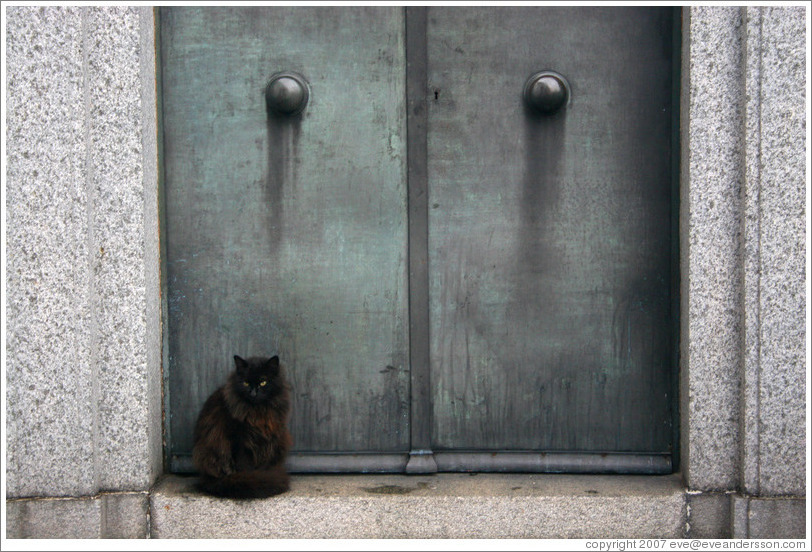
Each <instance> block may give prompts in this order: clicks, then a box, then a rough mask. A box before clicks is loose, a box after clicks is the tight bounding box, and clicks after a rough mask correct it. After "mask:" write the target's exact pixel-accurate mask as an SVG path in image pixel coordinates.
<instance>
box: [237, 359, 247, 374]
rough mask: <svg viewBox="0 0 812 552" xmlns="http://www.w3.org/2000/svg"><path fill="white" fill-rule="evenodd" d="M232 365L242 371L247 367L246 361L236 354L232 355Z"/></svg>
mask: <svg viewBox="0 0 812 552" xmlns="http://www.w3.org/2000/svg"><path fill="white" fill-rule="evenodd" d="M234 365H235V366H236V367H237V371H238V372H242V371H243V370H245V369H246V368H247V367H248V363H247V362H245V360H244V359H243V358H242V357H240V356H238V355H234Z"/></svg>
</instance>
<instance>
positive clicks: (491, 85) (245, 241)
mask: <svg viewBox="0 0 812 552" xmlns="http://www.w3.org/2000/svg"><path fill="white" fill-rule="evenodd" d="M677 19H678V17H676V14H675V10H674V9H672V8H594V7H589V8H586V7H585V8H547V7H544V8H539V7H534V8H515V7H513V8H501V7H500V8H491V7H488V8H485V7H481V8H469V7H466V8H448V7H447V8H406V9H403V8H357V7H352V8H349V7H342V8H321V7H315V8H280V7H274V8H250V9H249V8H244V7H235V8H171V9H167V8H164V9H161V11H160V22H161V32H160V36H161V40H162V45H161V66H162V72H161V77H162V101H163V132H164V141H163V143H164V153H163V158H164V170H165V179H164V180H165V185H164V188H165V217H164V221H165V223H164V224H165V243H166V246H165V255H164V256H165V266H166V275H167V294H166V297H167V316H166V323H167V329H166V335H167V341H168V343H167V347H166V349H167V355H166V366H167V370H166V372H167V374H168V378H167V385H166V394H167V400H166V403H167V405H168V417H167V434H168V435H167V437H168V456H169V460H170V462H171V465H172V467H173V469H174V470H179V471H184V470H187V469H189V468H190V465H189V462H188V455H189V453H190V450H191V430H192V426H193V424H194V419H195V417H196V414H197V412H198V410H199V408H200V405H202V402H203V401H204V400H205V398H206V396H207V395H208V394H209V393H211V391H212V390H213V389H214V388H215V387H216V386H217V385H219V384H220V383H221V382H222V380H223V378H224V377H225V375H226V373H227V372H228V371H229V370H230V369H231V365H230V359H231V357H232V356H233V355H234V354H241V355H255V354H272V353H278V354H279V355H280V357H281V358H282V360H283V362H284V363H285V364H286V366H287V372H288V375H289V379H290V380H291V384H292V387H293V413H292V419H291V429H292V432H293V434H294V441H295V445H294V454H293V455H292V457H291V459H290V463H289V467H290V469H291V470H293V471H389V472H392V471H394V472H397V471H407V472H431V471H436V470H440V471H461V470H462V471H472V470H473V471H485V470H499V471H574V472H584V471H589V472H627V473H664V472H670V471H671V470H672V469H673V468H674V462H673V453H674V450H675V437H674V435H675V428H674V423H673V421H674V420H675V408H676V397H675V389H676V387H675V373H676V372H675V370H676V356H675V353H674V351H675V349H676V343H675V335H676V321H677V312H676V304H677V301H676V297H675V289H676V275H677V273H678V268H677V266H676V262H675V259H676V258H677V256H676V243H675V240H676V231H675V228H676V218H675V217H676V215H675V213H676V208H675V200H674V198H675V197H676V194H675V189H676V188H675V186H676V184H675V182H676V179H675V177H674V175H675V174H676V154H675V152H676V147H675V144H676V126H675V122H674V121H675V118H676V114H677V105H676V103H675V100H674V85H675V80H676V79H675V77H674V73H675V67H676V65H675V64H676V62H675V56H676V55H677V49H675V47H674V40H675V38H676V36H677V33H675V31H674V28H675V26H676V25H678V21H677ZM541 71H554V72H555V73H553V75H555V79H558V80H556V81H555V82H554V83H553V84H556V85H560V88H559V89H558V90H557V92H556V91H554V92H552V94H553V96H555V94H559V96H557V97H554V98H553V99H554V100H555V101H553V103H556V102H557V101H558V100H561V98H564V100H563V104H561V105H558V104H556V105H555V106H553V107H557V108H558V109H557V110H553V111H552V112H542V111H541V110H540V109H539V105H540V104H539V102H540V101H547V100H548V99H549V98H548V96H545V94H550V92H549V91H546V89H543V86H541V84H540V83H542V81H541V80H539V79H541V78H542V77H540V76H539V72H541ZM280 72H284V75H285V76H286V78H288V81H287V83H288V85H290V86H293V89H295V90H294V91H293V92H291V91H290V90H283V89H282V88H278V89H275V92H274V94H277V93H278V94H279V97H276V96H275V97H274V98H276V99H271V100H269V101H270V102H271V103H270V104H268V103H266V91H270V90H271V88H267V90H266V86H267V85H268V83H269V82H270V81H271V80H272V79H273V78H274V76H279V74H280ZM549 78H550V76H549V74H547V73H545V74H544V76H543V79H544V80H543V83H545V84H544V85H545V86H546V85H547V84H549V82H551V81H549ZM290 79H293V80H296V79H298V81H297V82H295V83H294V82H293V81H291V80H290ZM280 82H281V81H280ZM293 89H291V90H293ZM562 91H563V92H562ZM268 94H269V95H272V94H271V93H270V92H268ZM291 94H292V95H291ZM297 94H298V96H297ZM534 94H535V95H534ZM561 94H563V95H561ZM553 96H550V97H553ZM303 97H305V98H306V102H303V103H305V105H304V107H303V109H302V110H301V111H299V110H297V109H295V108H291V109H289V110H288V111H289V112H288V113H280V112H279V110H277V111H274V106H276V107H277V108H279V106H280V105H281V104H278V103H277V104H274V103H273V102H274V101H278V100H279V98H282V100H281V101H282V103H285V102H293V103H296V102H297V101H299V100H301V99H302V98H303ZM539 98H541V100H540V99H539ZM556 98H557V99H556ZM559 103H560V102H559ZM545 105H546V104H545ZM279 109H281V108H279ZM551 109H552V108H551ZM282 111H284V109H282Z"/></svg>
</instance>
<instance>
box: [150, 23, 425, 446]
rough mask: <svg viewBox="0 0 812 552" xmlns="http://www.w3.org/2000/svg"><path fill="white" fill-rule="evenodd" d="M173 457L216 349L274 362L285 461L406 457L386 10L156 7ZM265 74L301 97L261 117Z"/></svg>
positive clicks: (402, 228) (222, 359)
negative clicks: (286, 109)
mask: <svg viewBox="0 0 812 552" xmlns="http://www.w3.org/2000/svg"><path fill="white" fill-rule="evenodd" d="M160 24H161V29H162V34H161V36H162V77H163V90H162V94H163V107H164V114H163V116H164V135H165V148H164V151H165V158H164V167H165V171H166V174H165V188H166V255H167V256H166V270H167V278H168V282H167V285H168V297H167V300H168V311H169V316H168V320H167V331H168V332H169V350H168V355H167V360H168V362H167V370H166V373H167V374H168V385H167V399H168V404H167V412H168V419H167V423H168V428H169V431H168V434H169V446H170V448H171V453H172V454H173V455H180V456H182V455H184V454H188V453H189V452H190V450H191V438H192V427H193V424H194V420H195V418H196V416H197V413H198V411H199V408H200V406H201V405H202V403H203V401H204V400H205V398H206V397H207V395H208V394H209V393H211V392H212V391H213V390H214V389H215V388H216V387H217V386H218V385H220V384H221V383H222V382H223V380H224V378H225V376H226V374H227V373H228V372H229V371H230V370H231V369H232V361H231V360H230V359H231V358H232V356H233V355H234V354H240V355H265V354H267V355H270V354H272V353H278V354H279V355H280V357H281V358H282V359H283V362H284V364H285V365H286V367H287V373H288V378H289V380H290V382H291V384H292V387H293V390H294V391H293V412H292V418H291V429H292V433H293V436H294V440H295V450H298V451H308V450H319V451H367V450H375V451H408V447H409V364H408V360H409V358H408V344H409V340H408V318H407V317H408V302H407V301H408V297H407V231H408V229H407V215H406V169H405V166H406V155H405V142H406V117H405V95H404V87H405V60H404V22H403V13H402V10H400V9H397V8H346V7H342V8H280V7H273V8H246V7H236V8H209V7H204V8H172V9H161V11H160ZM280 71H293V72H296V73H298V74H301V75H302V76H303V77H304V78H305V79H306V80H307V82H308V83H309V86H310V96H309V101H308V103H307V106H306V108H305V109H304V111H303V112H302V113H300V114H298V115H296V114H292V115H279V116H277V115H274V114H270V115H269V113H268V112H267V110H266V98H265V88H266V85H267V84H268V82H269V79H270V77H271V75H273V74H274V73H277V72H280Z"/></svg>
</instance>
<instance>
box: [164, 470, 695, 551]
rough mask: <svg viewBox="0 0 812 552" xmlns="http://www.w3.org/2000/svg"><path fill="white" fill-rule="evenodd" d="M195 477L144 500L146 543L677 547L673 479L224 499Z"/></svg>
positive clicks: (380, 480)
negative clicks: (613, 542)
mask: <svg viewBox="0 0 812 552" xmlns="http://www.w3.org/2000/svg"><path fill="white" fill-rule="evenodd" d="M195 482H196V478H195V477H182V476H176V475H172V476H167V477H165V478H164V479H163V480H161V481H160V482H159V483H158V484H157V485H156V486H155V487H154V489H153V492H152V493H151V496H150V516H151V536H152V538H176V539H177V538H296V539H325V538H331V539H347V538H349V539H365V538H404V539H411V538H415V539H424V538H459V539H462V538H478V539H502V538H536V539H550V538H583V539H587V538H681V537H683V536H684V534H685V530H686V515H687V514H686V511H687V508H686V504H687V496H686V493H685V489H684V487H683V485H682V482H681V480H680V478H679V476H677V475H669V476H595V475H557V474H544V475H528V474H478V475H471V474H436V475H426V476H420V475H294V476H293V477H292V488H291V490H290V491H289V492H287V493H285V494H282V495H279V496H276V497H271V498H267V499H258V500H228V499H218V498H214V497H210V496H208V495H204V494H202V493H201V492H200V491H198V490H197V489H196V488H195V486H194V483H195Z"/></svg>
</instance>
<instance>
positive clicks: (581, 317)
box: [427, 7, 674, 453]
mask: <svg viewBox="0 0 812 552" xmlns="http://www.w3.org/2000/svg"><path fill="white" fill-rule="evenodd" d="M428 13H429V16H428V40H427V42H428V85H429V88H430V89H429V98H430V100H429V115H428V125H429V130H428V151H429V157H428V159H429V161H428V180H429V203H430V209H429V255H430V256H429V267H430V305H431V306H430V320H431V327H430V333H431V364H432V373H431V378H432V380H431V388H432V390H433V396H432V403H433V443H432V444H433V448H434V450H435V451H437V450H477V449H478V450H483V449H484V450H539V451H604V452H611V451H617V452H626V451H631V452H649V453H669V452H670V450H671V447H672V432H671V426H672V409H671V405H672V401H674V396H673V389H672V370H673V366H672V362H671V361H672V359H671V351H672V340H671V339H672V338H671V332H672V329H673V325H672V316H673V313H672V311H671V301H670V286H671V264H670V263H671V255H672V249H671V243H672V241H671V240H672V239H673V236H671V216H672V208H671V183H672V172H671V140H672V138H673V135H674V133H673V129H672V128H671V111H672V109H673V106H672V83H671V79H672V69H671V68H672V54H673V52H672V40H671V37H672V10H671V9H670V8H616V7H610V8H595V7H590V8H550V7H545V8H542V9H535V8H430V9H429V12H428ZM542 70H555V71H557V72H559V73H561V74H563V75H565V76H566V78H567V80H568V82H569V85H570V86H571V93H572V97H571V100H570V103H569V105H568V106H567V108H566V109H564V110H562V111H560V112H558V113H556V114H554V115H537V114H536V113H534V112H533V111H532V110H530V109H528V108H527V107H526V105H525V104H524V102H523V99H522V93H523V87H524V84H525V82H526V80H527V79H528V77H530V76H531V75H533V74H535V73H537V72H539V71H542Z"/></svg>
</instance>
